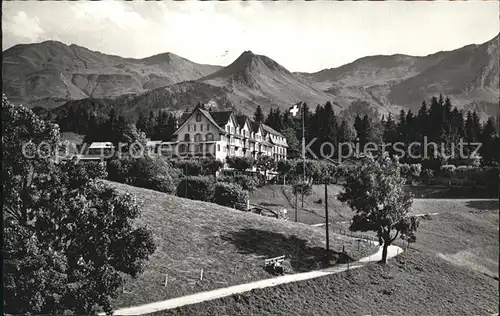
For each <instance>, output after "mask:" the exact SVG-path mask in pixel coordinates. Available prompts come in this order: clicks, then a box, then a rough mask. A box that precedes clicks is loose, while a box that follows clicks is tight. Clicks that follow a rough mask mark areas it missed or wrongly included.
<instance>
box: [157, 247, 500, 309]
mask: <svg viewBox="0 0 500 316" xmlns="http://www.w3.org/2000/svg"><path fill="white" fill-rule="evenodd" d="M498 299H499V296H498V281H497V280H494V279H492V278H489V277H487V276H485V275H482V274H480V273H476V272H470V271H468V270H467V269H465V268H462V267H459V266H455V265H453V264H451V263H448V262H446V261H443V260H441V259H439V258H437V257H435V256H431V255H427V254H422V253H419V252H418V251H415V250H409V251H408V252H406V253H403V254H401V255H399V256H398V257H396V258H395V259H394V262H393V263H392V264H391V265H389V266H386V267H384V266H381V265H378V264H372V265H368V266H366V267H363V268H361V269H355V270H352V271H349V272H345V273H339V274H335V275H329V276H325V277H322V278H317V279H313V280H307V281H302V282H297V283H289V284H283V285H278V286H275V287H272V288H265V289H257V290H254V291H252V292H248V293H242V294H240V295H233V296H229V297H225V298H222V299H217V300H213V301H207V302H203V303H199V304H194V305H187V306H182V307H179V308H176V309H171V310H166V311H160V312H156V313H152V314H149V315H155V316H160V315H162V316H203V315H273V316H302V315H317V316H354V315H367V316H368V315H391V316H392V315H405V316H423V315H425V316H431V315H443V316H444V315H484V316H490V315H495V314H494V313H498Z"/></svg>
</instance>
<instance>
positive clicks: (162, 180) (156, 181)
mask: <svg viewBox="0 0 500 316" xmlns="http://www.w3.org/2000/svg"><path fill="white" fill-rule="evenodd" d="M144 188H147V189H151V190H155V191H159V192H164V193H168V194H174V193H175V190H176V185H175V182H174V180H173V179H172V178H171V177H169V176H165V175H158V176H155V177H153V178H152V179H150V180H149V181H147V182H146V183H145V185H144Z"/></svg>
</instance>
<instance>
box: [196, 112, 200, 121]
mask: <svg viewBox="0 0 500 316" xmlns="http://www.w3.org/2000/svg"><path fill="white" fill-rule="evenodd" d="M196 122H201V114H200V113H198V114H196Z"/></svg>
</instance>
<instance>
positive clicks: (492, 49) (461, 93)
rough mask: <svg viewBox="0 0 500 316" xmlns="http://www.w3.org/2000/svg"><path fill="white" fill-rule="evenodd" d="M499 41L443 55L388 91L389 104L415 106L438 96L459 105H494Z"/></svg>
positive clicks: (497, 38) (497, 90) (494, 40)
mask: <svg viewBox="0 0 500 316" xmlns="http://www.w3.org/2000/svg"><path fill="white" fill-rule="evenodd" d="M498 50H499V37H498V36H497V37H495V38H494V39H492V40H491V41H489V42H486V43H484V44H482V45H469V46H465V47H463V48H460V49H457V50H454V51H451V52H447V53H446V54H445V56H444V58H442V59H441V60H440V61H439V62H438V63H437V64H435V65H433V67H430V68H427V69H425V70H424V71H422V72H420V73H419V74H418V75H416V76H413V77H411V78H409V79H406V80H404V81H402V82H400V83H398V84H397V85H395V86H394V87H392V89H391V92H390V93H389V95H388V98H389V100H390V102H391V103H394V104H401V105H405V106H413V107H415V106H418V105H419V103H421V102H418V100H422V99H423V98H425V97H426V96H428V95H437V94H439V93H440V92H441V93H443V94H444V95H448V96H450V97H452V98H453V99H455V100H456V101H457V102H458V104H459V105H465V104H468V103H474V102H477V101H483V102H488V103H494V104H496V105H497V103H498V97H499V81H498V74H499V58H500V56H499V52H498Z"/></svg>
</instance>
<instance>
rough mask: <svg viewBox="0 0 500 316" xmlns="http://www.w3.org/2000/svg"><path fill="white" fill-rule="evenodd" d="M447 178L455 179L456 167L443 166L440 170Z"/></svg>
mask: <svg viewBox="0 0 500 316" xmlns="http://www.w3.org/2000/svg"><path fill="white" fill-rule="evenodd" d="M439 170H440V171H441V173H442V174H443V175H444V176H445V177H453V175H455V170H456V167H455V165H442V166H441V168H440V169H439Z"/></svg>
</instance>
